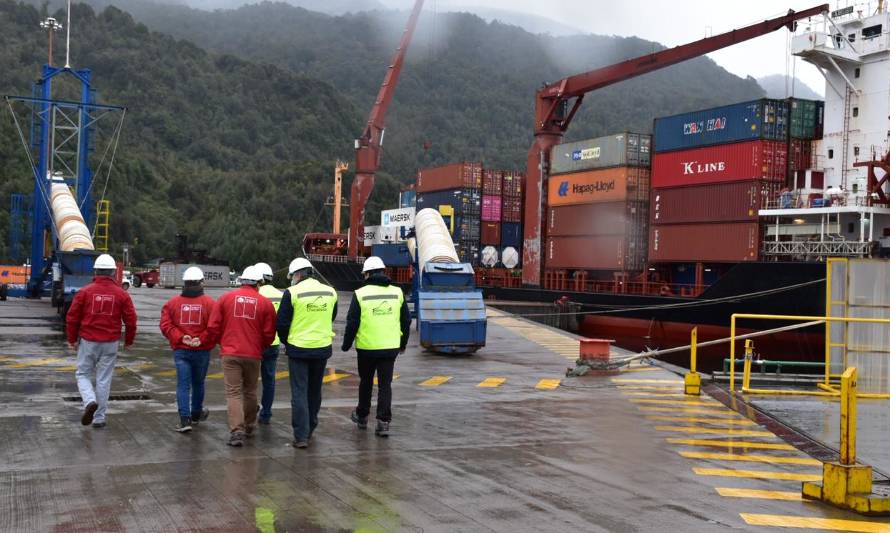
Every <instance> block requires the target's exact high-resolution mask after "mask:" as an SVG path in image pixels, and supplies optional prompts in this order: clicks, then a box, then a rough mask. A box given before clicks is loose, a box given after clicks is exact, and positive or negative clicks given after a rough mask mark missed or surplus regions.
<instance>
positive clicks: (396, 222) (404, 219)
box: [380, 207, 415, 227]
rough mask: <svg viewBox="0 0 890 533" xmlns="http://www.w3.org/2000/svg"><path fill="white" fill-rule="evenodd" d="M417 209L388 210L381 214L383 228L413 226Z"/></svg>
mask: <svg viewBox="0 0 890 533" xmlns="http://www.w3.org/2000/svg"><path fill="white" fill-rule="evenodd" d="M414 213H415V208H413V207H406V208H404V209H386V210H384V211H381V212H380V221H381V224H380V225H381V226H383V227H390V226H413V225H414Z"/></svg>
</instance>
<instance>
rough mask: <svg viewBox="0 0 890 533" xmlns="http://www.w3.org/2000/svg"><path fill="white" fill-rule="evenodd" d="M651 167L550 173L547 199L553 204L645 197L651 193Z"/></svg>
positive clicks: (618, 200)
mask: <svg viewBox="0 0 890 533" xmlns="http://www.w3.org/2000/svg"><path fill="white" fill-rule="evenodd" d="M649 176H650V171H649V169H648V168H639V167H615V168H603V169H598V170H588V171H586V172H575V173H572V174H560V175H557V176H550V183H549V185H548V187H547V203H548V204H549V205H551V206H559V205H575V204H590V203H597V202H621V201H623V200H628V199H629V200H645V199H648V197H649Z"/></svg>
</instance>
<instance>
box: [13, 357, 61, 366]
mask: <svg viewBox="0 0 890 533" xmlns="http://www.w3.org/2000/svg"><path fill="white" fill-rule="evenodd" d="M60 361H64V359H62V358H61V357H47V358H44V359H37V360H36V361H28V362H24V363H16V364H14V365H9V366H8V367H7V368H30V367H32V366H44V365H51V364H53V363H58V362H60Z"/></svg>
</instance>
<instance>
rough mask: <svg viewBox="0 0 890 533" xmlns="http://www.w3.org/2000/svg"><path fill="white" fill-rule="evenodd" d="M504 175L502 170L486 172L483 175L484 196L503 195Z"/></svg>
mask: <svg viewBox="0 0 890 533" xmlns="http://www.w3.org/2000/svg"><path fill="white" fill-rule="evenodd" d="M503 177H504V173H503V172H501V171H500V170H486V171H484V172H483V173H482V194H489V195H492V196H500V195H501V184H502V179H503Z"/></svg>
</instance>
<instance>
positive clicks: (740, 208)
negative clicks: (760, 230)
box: [649, 181, 782, 224]
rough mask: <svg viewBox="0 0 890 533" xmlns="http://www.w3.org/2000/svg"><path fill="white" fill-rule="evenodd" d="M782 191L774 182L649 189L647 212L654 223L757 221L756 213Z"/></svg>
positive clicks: (736, 182) (709, 184) (743, 182)
mask: <svg viewBox="0 0 890 533" xmlns="http://www.w3.org/2000/svg"><path fill="white" fill-rule="evenodd" d="M781 188H782V184H780V183H776V182H769V181H735V182H730V183H708V184H705V185H690V186H686V187H671V188H666V189H652V200H651V201H650V203H649V211H650V213H651V217H652V219H651V220H652V223H653V224H689V223H693V222H743V221H749V222H756V221H757V220H758V216H757V212H758V210H759V209H765V208H766V207H767V205H766V203H767V202H768V201H769V200H770V199H772V198H775V197H776V195H777V194H778V192H779V189H781Z"/></svg>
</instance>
